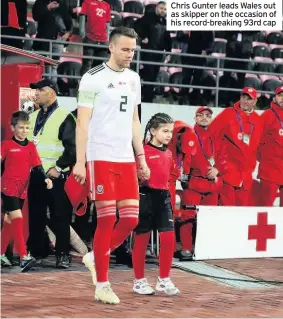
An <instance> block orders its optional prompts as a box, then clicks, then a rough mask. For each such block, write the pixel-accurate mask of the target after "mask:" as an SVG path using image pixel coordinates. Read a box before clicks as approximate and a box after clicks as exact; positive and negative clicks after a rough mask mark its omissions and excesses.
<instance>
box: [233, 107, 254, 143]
mask: <svg viewBox="0 0 283 319" xmlns="http://www.w3.org/2000/svg"><path fill="white" fill-rule="evenodd" d="M235 111H236V110H235ZM236 116H237V120H238V123H239V125H240V131H241V132H240V133H239V134H238V138H239V139H241V140H242V141H243V143H244V144H246V145H249V144H250V139H251V136H252V133H253V130H254V124H252V123H251V130H250V134H246V133H244V126H243V122H242V119H241V117H240V114H239V113H238V112H237V111H236Z"/></svg>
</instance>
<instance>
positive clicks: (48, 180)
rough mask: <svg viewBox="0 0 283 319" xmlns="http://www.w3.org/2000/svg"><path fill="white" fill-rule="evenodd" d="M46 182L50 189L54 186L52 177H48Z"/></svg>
mask: <svg viewBox="0 0 283 319" xmlns="http://www.w3.org/2000/svg"><path fill="white" fill-rule="evenodd" d="M45 183H46V184H47V188H48V189H51V188H52V187H53V182H52V180H51V179H50V178H46V180H45Z"/></svg>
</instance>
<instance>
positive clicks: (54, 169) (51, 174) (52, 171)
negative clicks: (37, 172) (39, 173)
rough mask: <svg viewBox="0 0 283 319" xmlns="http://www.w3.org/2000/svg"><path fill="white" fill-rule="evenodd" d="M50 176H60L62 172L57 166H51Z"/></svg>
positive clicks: (48, 174) (48, 173)
mask: <svg viewBox="0 0 283 319" xmlns="http://www.w3.org/2000/svg"><path fill="white" fill-rule="evenodd" d="M47 176H48V177H54V178H58V177H59V176H60V173H59V172H58V171H57V170H56V168H55V167H52V168H50V170H49V171H48V172H47Z"/></svg>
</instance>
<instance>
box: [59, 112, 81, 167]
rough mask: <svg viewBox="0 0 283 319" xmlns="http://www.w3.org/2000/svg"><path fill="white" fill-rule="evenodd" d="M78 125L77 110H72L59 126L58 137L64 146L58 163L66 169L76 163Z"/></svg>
mask: <svg viewBox="0 0 283 319" xmlns="http://www.w3.org/2000/svg"><path fill="white" fill-rule="evenodd" d="M76 125H77V110H75V111H73V112H71V113H70V114H69V115H68V116H67V117H66V118H65V121H64V122H63V123H62V124H61V126H60V128H59V135H58V138H59V140H60V141H62V144H63V146H64V152H63V154H62V155H61V156H60V157H59V158H58V160H57V162H56V165H57V166H59V167H60V168H62V169H64V168H66V167H72V166H74V165H75V163H76Z"/></svg>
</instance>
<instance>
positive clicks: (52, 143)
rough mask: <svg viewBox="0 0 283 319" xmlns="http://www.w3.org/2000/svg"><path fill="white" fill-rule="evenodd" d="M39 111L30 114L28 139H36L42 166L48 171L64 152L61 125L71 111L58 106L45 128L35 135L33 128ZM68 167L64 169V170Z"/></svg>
mask: <svg viewBox="0 0 283 319" xmlns="http://www.w3.org/2000/svg"><path fill="white" fill-rule="evenodd" d="M39 111H40V110H37V111H35V112H33V113H32V114H31V115H30V131H29V135H28V139H29V140H30V141H34V143H35V144H36V149H37V151H38V154H39V157H40V159H41V161H42V166H43V168H44V170H45V172H47V171H48V170H49V168H51V167H54V166H56V161H57V160H58V158H59V157H60V156H61V155H62V154H63V151H64V147H63V144H62V141H60V140H59V139H58V134H59V128H60V125H61V124H62V123H63V122H64V120H65V118H66V117H67V115H68V114H69V112H68V111H67V110H64V109H62V108H60V107H58V108H57V109H56V110H55V111H53V113H52V114H51V116H50V117H49V118H48V119H47V121H46V122H45V124H44V127H43V129H41V130H40V131H39V132H38V133H37V135H36V136H34V135H33V130H34V127H35V122H36V118H37V116H38V113H39ZM67 169H69V168H67ZM67 169H64V171H65V170H67Z"/></svg>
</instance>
